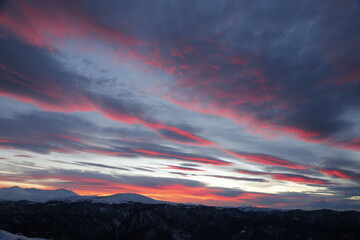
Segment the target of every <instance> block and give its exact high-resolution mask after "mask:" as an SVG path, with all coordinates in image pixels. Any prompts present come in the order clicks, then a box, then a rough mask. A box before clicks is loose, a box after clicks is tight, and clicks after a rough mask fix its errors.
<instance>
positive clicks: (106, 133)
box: [0, 0, 360, 210]
mask: <svg viewBox="0 0 360 240" xmlns="http://www.w3.org/2000/svg"><path fill="white" fill-rule="evenodd" d="M359 12H360V4H359V2H357V1H356V0H348V1H340V0H326V1H325V0H320V1H316V2H314V1H310V2H299V1H295V0H291V1H285V0H278V1H274V2H267V1H259V2H254V1H246V0H240V1H237V0H229V1H221V0H220V1H218V0H215V1H212V2H206V1H195V2H194V1H191V0H189V1H188V0H185V1H179V2H176V1H174V2H172V1H165V2H163V1H158V0H155V1H150V2H149V1H146V0H137V1H120V2H119V1H109V2H107V3H104V2H102V1H83V0H65V1H61V2H52V1H46V0H34V1H31V2H29V1H21V0H13V1H2V2H1V3H0V52H1V56H0V112H1V116H0V188H5V187H9V186H15V185H16V186H19V187H22V188H37V189H49V190H50V189H56V188H60V189H66V190H71V191H73V192H75V193H77V194H79V195H102V196H105V195H113V194H115V193H135V194H140V195H144V196H147V197H150V198H153V199H157V200H161V201H169V202H179V203H186V202H192V203H194V204H203V205H214V206H215V205H218V206H219V205H222V206H235V205H239V206H240V205H246V206H248V205H253V206H262V207H266V208H284V209H290V208H291V209H293V208H297V209H319V208H327V209H338V210H340V209H353V210H359V209H360V121H359V119H360V110H359V108H360V104H359V103H360V94H359V92H360V71H359V64H358V63H359V61H360V58H359V54H358V53H359V52H360V51H359V50H360V47H359V44H358V43H359V41H360V32H359V31H358V30H357V28H356V26H355V25H356V24H354V23H356V22H360V17H359V16H360V14H358V13H359Z"/></svg>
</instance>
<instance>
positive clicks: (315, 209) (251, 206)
mask: <svg viewBox="0 0 360 240" xmlns="http://www.w3.org/2000/svg"><path fill="white" fill-rule="evenodd" d="M9 188H20V189H36V190H45V191H56V190H66V191H71V192H73V193H75V194H76V195H77V196H80V197H111V196H116V195H122V194H124V195H126V194H133V195H138V196H143V197H147V198H150V199H153V200H156V201H159V202H160V203H158V204H167V203H171V204H185V205H187V204H189V205H200V206H205V207H224V208H226V207H229V208H264V209H274V210H280V211H281V210H282V211H291V210H304V211H321V210H332V211H340V212H341V211H357V212H360V209H351V208H349V209H335V208H333V209H331V208H305V209H304V208H281V206H276V207H271V208H270V207H267V206H257V205H233V206H231V205H228V206H223V205H207V204H198V203H191V202H168V201H162V200H160V199H155V198H151V197H148V196H146V195H143V194H138V193H131V192H119V193H114V194H109V195H80V194H77V193H76V192H74V191H72V190H69V189H65V188H58V189H39V188H22V187H19V186H12V187H6V188H0V190H1V189H9ZM1 200H2V199H1V198H0V201H1ZM19 200H20V199H19ZM22 200H23V199H22ZM56 200H57V198H54V199H50V200H48V201H56ZM83 200H85V201H86V199H83ZM5 201H8V200H5ZM11 201H14V200H11ZM25 201H27V200H25ZM48 201H47V202H48ZM78 201H82V199H79V200H78ZM30 202H31V200H30ZM35 202H37V201H35ZM145 204H146V203H145ZM148 204H149V203H148Z"/></svg>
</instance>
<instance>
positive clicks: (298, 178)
mask: <svg viewBox="0 0 360 240" xmlns="http://www.w3.org/2000/svg"><path fill="white" fill-rule="evenodd" d="M236 172H238V173H242V174H250V175H268V176H270V177H271V178H272V179H274V180H280V181H288V182H295V183H303V184H316V185H331V183H330V182H329V181H327V180H324V179H319V178H313V177H307V176H302V175H298V174H289V173H272V172H271V173H269V172H257V171H248V170H242V169H237V170H236Z"/></svg>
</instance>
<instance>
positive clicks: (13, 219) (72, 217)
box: [0, 201, 360, 240]
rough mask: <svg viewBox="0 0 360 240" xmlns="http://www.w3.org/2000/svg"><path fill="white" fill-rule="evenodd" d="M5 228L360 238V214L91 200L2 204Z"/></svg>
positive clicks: (87, 234) (37, 232)
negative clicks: (249, 209) (247, 209)
mask: <svg viewBox="0 0 360 240" xmlns="http://www.w3.org/2000/svg"><path fill="white" fill-rule="evenodd" d="M0 229H2V230H6V231H9V232H12V233H22V234H24V235H25V236H28V237H42V238H48V239H63V240H67V239H87V240H91V239H94V240H95V239H126V240H140V239H148V240H162V239H164V240H165V239H174V240H180V239H189V240H190V239H196V240H198V239H199V240H202V239H204V240H205V239H206V240H212V239H214V240H215V239H219V240H226V239H229V240H238V239H246V240H248V239H277V240H281V239H284V240H285V239H286V240H291V239H294V240H295V239H299V240H300V239H301V240H303V239H324V240H325V239H326V240H332V239H334V240H335V239H336V240H339V239H344V240H347V239H348V240H355V239H356V240H357V239H360V213H359V212H357V211H343V212H339V211H333V210H316V211H303V210H289V211H281V210H273V211H256V210H254V211H246V210H245V209H243V208H219V207H209V206H192V205H181V204H179V205H170V204H143V203H122V204H106V203H94V202H90V201H77V202H64V201H49V202H46V203H35V202H28V201H2V202H0Z"/></svg>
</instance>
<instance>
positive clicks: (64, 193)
mask: <svg viewBox="0 0 360 240" xmlns="http://www.w3.org/2000/svg"><path fill="white" fill-rule="evenodd" d="M77 196H78V195H77V194H76V193H74V192H72V191H70V190H66V189H56V190H42V189H36V188H20V187H10V188H0V200H6V201H20V200H26V201H33V202H47V201H50V200H56V199H67V198H73V197H77Z"/></svg>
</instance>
